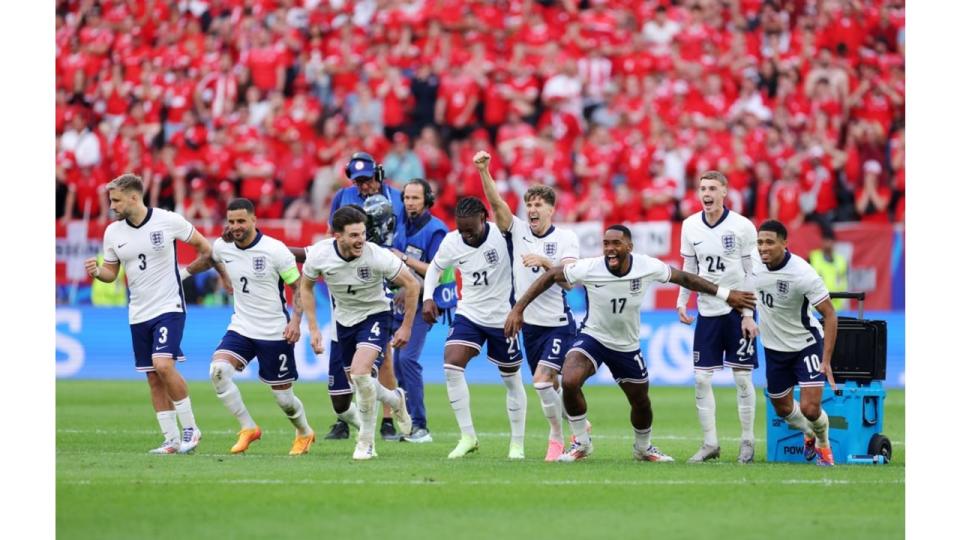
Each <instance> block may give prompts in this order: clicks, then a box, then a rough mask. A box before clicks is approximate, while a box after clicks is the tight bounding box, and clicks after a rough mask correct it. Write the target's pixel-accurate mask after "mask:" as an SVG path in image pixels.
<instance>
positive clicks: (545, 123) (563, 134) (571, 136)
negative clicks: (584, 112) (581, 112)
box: [537, 98, 581, 153]
mask: <svg viewBox="0 0 960 540" xmlns="http://www.w3.org/2000/svg"><path fill="white" fill-rule="evenodd" d="M545 104H546V106H547V109H546V110H545V111H544V112H543V114H542V115H540V122H539V123H538V124H537V132H538V133H543V132H544V131H546V132H547V133H548V134H549V136H550V138H552V139H553V140H554V141H556V143H557V151H558V152H566V153H570V152H573V147H574V145H575V143H576V142H577V139H579V137H580V134H581V129H580V120H578V119H577V117H576V116H574V115H573V114H571V113H570V112H567V111H565V110H563V109H562V100H560V99H559V98H553V99H550V100H548V101H546V103H545Z"/></svg>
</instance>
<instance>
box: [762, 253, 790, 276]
mask: <svg viewBox="0 0 960 540" xmlns="http://www.w3.org/2000/svg"><path fill="white" fill-rule="evenodd" d="M789 261H790V252H789V251H786V252H784V254H783V260H782V261H780V264H778V265H776V266H768V267H767V270H769V271H771V272H776V271H777V270H782V269H783V267H784V266H786V265H787V262H789Z"/></svg>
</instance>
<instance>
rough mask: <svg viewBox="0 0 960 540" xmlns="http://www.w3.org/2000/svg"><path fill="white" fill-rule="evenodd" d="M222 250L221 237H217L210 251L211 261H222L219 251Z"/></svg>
mask: <svg viewBox="0 0 960 540" xmlns="http://www.w3.org/2000/svg"><path fill="white" fill-rule="evenodd" d="M222 250H223V239H222V238H217V239H216V240H214V241H213V250H212V251H211V253H210V257H211V258H212V259H213V262H216V263H219V262H223V259H222V258H221V251H222Z"/></svg>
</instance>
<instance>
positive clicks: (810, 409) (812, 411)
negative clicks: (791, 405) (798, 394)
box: [800, 403, 820, 422]
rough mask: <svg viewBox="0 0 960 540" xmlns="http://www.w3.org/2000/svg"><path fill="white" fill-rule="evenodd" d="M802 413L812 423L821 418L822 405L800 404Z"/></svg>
mask: <svg viewBox="0 0 960 540" xmlns="http://www.w3.org/2000/svg"><path fill="white" fill-rule="evenodd" d="M800 413H801V414H803V416H804V417H805V418H806V419H807V420H810V421H811V422H812V421H814V420H816V419H817V418H820V404H819V403H801V404H800Z"/></svg>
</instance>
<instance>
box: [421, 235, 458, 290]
mask: <svg viewBox="0 0 960 540" xmlns="http://www.w3.org/2000/svg"><path fill="white" fill-rule="evenodd" d="M449 238H450V236H449V233H448V235H447V236H446V237H445V238H444V239H443V241H442V242H440V247H439V248H437V254H436V255H434V256H433V260H432V261H430V264H429V265H427V274H426V275H425V276H423V299H424V300H432V299H433V291H435V290H436V289H437V282H439V281H440V275H441V274H443V271H444V270H446V269H447V268H448V267H449V266H450V265H451V264H452V263H453V259H452V258H451V257H450V242H448V240H449Z"/></svg>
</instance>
